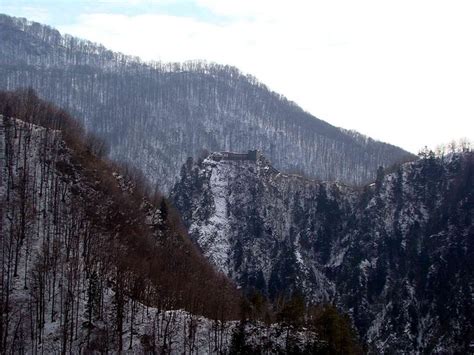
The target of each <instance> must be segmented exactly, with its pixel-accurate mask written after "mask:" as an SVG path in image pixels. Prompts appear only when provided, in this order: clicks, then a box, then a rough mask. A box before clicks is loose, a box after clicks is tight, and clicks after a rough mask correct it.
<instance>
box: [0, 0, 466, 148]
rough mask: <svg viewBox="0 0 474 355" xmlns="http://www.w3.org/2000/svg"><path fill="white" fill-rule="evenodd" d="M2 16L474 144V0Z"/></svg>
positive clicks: (422, 135)
mask: <svg viewBox="0 0 474 355" xmlns="http://www.w3.org/2000/svg"><path fill="white" fill-rule="evenodd" d="M0 12H3V13H6V14H8V15H13V16H22V17H27V18H29V19H31V20H36V21H39V22H42V23H45V24H48V25H51V26H53V27H56V28H58V29H59V30H60V31H61V32H62V33H70V34H73V35H76V36H79V37H83V38H85V39H89V40H92V41H94V42H100V43H102V44H104V45H105V46H106V47H109V48H111V49H113V50H117V51H122V52H124V53H127V54H132V55H137V56H140V57H142V58H143V59H146V60H150V59H153V60H163V61H184V60H190V59H206V60H208V61H213V62H218V63H222V64H232V65H235V66H237V67H238V68H240V69H241V70H242V71H244V72H245V73H250V74H252V75H254V76H256V77H257V78H258V79H259V80H260V81H262V82H264V83H265V84H267V85H268V86H269V87H270V88H271V89H272V90H274V91H277V92H279V93H281V94H283V95H285V96H287V97H288V98H289V99H290V100H293V101H295V102H296V103H297V104H299V105H300V106H301V107H303V109H305V110H307V111H309V112H311V113H312V114H314V115H315V116H317V117H318V118H321V119H323V120H325V121H328V122H329V123H331V124H334V125H336V126H340V127H344V128H349V129H356V130H358V131H360V132H361V133H364V134H367V135H369V136H371V137H373V138H376V139H380V140H383V141H386V142H389V143H392V144H396V145H399V146H401V147H403V148H405V149H407V150H410V151H412V152H417V151H418V150H419V149H420V148H421V147H423V146H424V145H428V146H430V147H434V146H435V145H436V144H438V143H444V142H447V141H449V140H451V139H454V138H461V137H466V138H469V139H471V140H473V139H474V1H472V0H466V1H457V0H450V1H448V0H445V1H437V0H426V1H425V0H423V1H421V0H420V1H418V0H410V1H405V0H398V1H383V0H374V1H365V0H362V1H354V0H345V1H338V0H327V1H316V0H291V1H290V0H284V1H283V0H282V1H280V0H186V1H185V0H176V1H172V0H148V1H147V0H127V1H118V0H79V1H74V0H67V1H66V0H64V1H59V0H37V1H34V0H29V1H26V0H0Z"/></svg>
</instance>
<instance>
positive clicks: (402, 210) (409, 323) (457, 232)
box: [171, 152, 474, 354]
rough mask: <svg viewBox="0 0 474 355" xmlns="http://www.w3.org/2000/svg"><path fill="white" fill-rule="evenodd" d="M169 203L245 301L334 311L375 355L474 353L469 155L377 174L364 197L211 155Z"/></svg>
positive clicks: (472, 163) (241, 158)
mask: <svg viewBox="0 0 474 355" xmlns="http://www.w3.org/2000/svg"><path fill="white" fill-rule="evenodd" d="M171 196H172V200H173V201H174V203H175V205H176V206H177V208H178V209H179V210H180V211H181V213H182V216H183V218H184V221H185V223H186V224H187V226H188V227H189V233H190V236H191V238H192V239H193V240H194V242H195V243H196V244H197V245H198V246H199V247H200V249H201V250H202V252H203V253H204V255H205V256H206V257H207V258H208V259H209V260H210V261H211V262H212V263H213V264H214V265H215V266H216V267H217V269H218V270H222V271H223V272H225V273H226V274H227V275H229V276H230V277H232V278H233V279H234V280H235V281H236V282H237V284H239V285H240V286H241V287H243V288H244V289H247V290H249V291H250V290H253V289H258V290H260V291H262V292H263V293H265V294H267V295H269V296H270V297H271V298H273V299H277V298H278V297H279V296H281V295H288V294H294V293H297V292H300V293H302V294H303V295H305V297H306V300H307V301H309V302H316V303H317V302H321V301H330V302H335V303H336V304H338V305H339V306H340V307H341V308H342V309H344V310H346V311H347V312H348V313H349V314H351V316H352V318H353V320H354V322H355V325H356V328H357V329H358V331H359V334H360V335H361V337H362V338H363V340H364V341H365V342H366V343H367V344H368V346H369V351H371V352H374V353H449V354H452V353H464V354H465V353H472V352H473V346H474V317H473V316H472V315H473V314H474V298H473V290H474V269H473V260H474V223H473V221H474V153H473V152H465V153H460V154H452V155H449V156H446V157H443V158H436V157H434V155H427V156H426V157H424V158H423V159H420V160H418V161H416V162H412V163H405V164H403V165H399V166H396V167H393V168H392V169H391V171H390V172H384V170H383V169H379V170H378V173H377V178H376V181H375V182H374V183H372V184H370V185H367V186H365V187H363V188H354V187H348V186H346V185H343V184H340V183H333V182H318V181H315V180H309V179H306V178H303V177H301V176H298V175H291V174H284V173H280V172H279V171H278V170H276V169H274V168H273V167H272V165H271V164H270V163H269V161H268V160H267V159H266V158H265V157H263V156H260V155H259V154H258V153H256V152H249V153H248V154H235V153H213V154H211V155H209V156H208V157H206V158H205V159H201V160H198V161H193V160H191V159H189V160H188V161H187V163H186V164H185V165H184V166H183V168H182V171H181V180H180V182H179V183H177V184H176V185H175V187H174V189H173V191H172V195H171Z"/></svg>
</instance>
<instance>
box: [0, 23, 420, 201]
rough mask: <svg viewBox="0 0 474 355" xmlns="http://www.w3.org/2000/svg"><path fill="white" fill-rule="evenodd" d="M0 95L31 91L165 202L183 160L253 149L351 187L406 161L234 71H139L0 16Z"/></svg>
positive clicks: (183, 67) (279, 164)
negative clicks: (74, 121) (64, 112)
mask: <svg viewBox="0 0 474 355" xmlns="http://www.w3.org/2000/svg"><path fill="white" fill-rule="evenodd" d="M0 40H1V43H2V46H1V47H0V74H1V75H0V88H3V89H9V90H11V89H16V88H27V87H32V88H34V89H35V90H36V91H37V92H38V94H39V95H40V96H41V97H42V98H45V99H48V100H50V101H52V102H54V103H56V104H57V105H58V106H60V107H63V108H67V109H68V110H69V111H70V112H71V113H73V114H74V116H75V117H77V118H78V119H80V120H81V122H82V123H83V124H84V126H85V127H86V129H87V131H90V132H94V133H96V134H98V135H99V136H100V137H102V138H104V139H105V141H106V142H107V143H108V144H109V146H110V155H111V157H113V158H114V159H118V160H120V161H124V162H129V163H130V164H132V165H134V166H135V167H137V168H139V169H141V170H142V171H143V173H144V175H145V177H146V178H147V179H148V180H149V181H150V182H152V183H155V184H157V185H158V186H159V187H160V188H161V189H162V190H163V191H165V192H167V191H169V190H170V188H171V187H172V185H173V183H174V182H175V181H176V179H177V177H178V176H179V171H180V168H181V166H182V164H183V163H184V162H185V161H186V159H187V158H188V157H190V156H191V157H194V158H197V157H198V156H199V155H200V154H201V152H202V151H205V150H207V151H211V152H212V151H241V152H245V151H247V150H249V149H259V150H261V151H262V152H264V153H265V154H266V156H268V157H269V158H270V159H271V161H272V162H273V163H274V164H275V167H276V168H278V169H281V170H283V171H291V172H299V173H303V174H305V175H308V176H311V177H316V178H319V179H325V180H340V181H344V182H347V183H352V184H360V183H363V182H366V181H368V180H371V179H372V178H374V177H375V175H374V172H375V171H376V169H377V167H378V166H380V165H383V166H389V165H391V164H393V163H395V162H397V161H400V160H402V159H407V158H408V159H410V158H413V156H411V155H410V154H408V153H407V152H405V151H403V150H401V149H399V148H397V147H394V146H391V145H388V144H384V143H380V142H376V141H374V140H372V139H370V138H368V137H365V136H362V135H360V134H359V133H356V132H352V131H346V130H341V129H339V128H336V127H334V126H331V125H330V124H328V123H326V122H324V121H321V120H319V119H317V118H315V117H313V116H311V115H310V114H308V113H306V112H304V111H303V110H302V109H300V108H299V107H298V106H296V105H295V104H294V103H292V102H289V101H287V100H286V99H285V98H284V97H282V96H281V95H278V94H276V93H274V92H271V91H270V90H268V88H266V87H265V86H264V85H263V84H261V83H259V82H258V81H257V80H256V79H255V78H253V77H250V76H245V75H243V74H242V73H240V72H239V71H238V70H237V69H236V68H233V67H229V66H221V65H216V64H208V63H202V62H189V63H184V64H178V63H143V62H140V61H139V60H138V59H137V58H133V57H129V56H125V55H122V54H120V53H114V52H111V51H108V50H106V49H105V48H104V47H101V46H98V45H96V44H93V43H91V42H88V41H84V40H80V39H77V38H74V37H71V36H61V35H60V33H59V32H58V31H56V30H54V29H51V28H49V27H46V26H42V25H40V24H37V23H31V22H28V21H26V20H24V19H16V18H11V17H8V16H4V15H1V16H0Z"/></svg>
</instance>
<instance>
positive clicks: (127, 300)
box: [0, 91, 359, 354]
mask: <svg viewBox="0 0 474 355" xmlns="http://www.w3.org/2000/svg"><path fill="white" fill-rule="evenodd" d="M15 117H16V118H15ZM103 153H104V151H103V144H102V143H101V141H100V140H98V139H97V138H95V137H94V136H91V135H90V134H85V132H84V130H83V129H82V127H81V126H80V124H78V123H77V122H76V121H74V120H73V119H72V118H71V117H70V116H69V115H68V114H67V113H66V112H65V111H62V110H60V109H58V108H56V107H55V106H53V105H51V104H49V103H46V102H44V101H41V100H39V99H38V98H37V97H36V96H35V94H34V92H32V91H24V92H15V93H12V92H2V91H0V353H2V354H3V353H31V354H39V353H48V354H58V353H62V354H66V353H74V354H76V353H77V354H79V353H119V352H120V353H131V354H140V353H150V354H227V353H231V354H238V353H242V352H244V351H245V352H246V353H249V352H250V353H254V354H260V353H261V354H274V353H282V352H285V353H288V352H290V353H291V352H296V353H298V354H327V353H331V352H333V350H334V349H339V350H340V351H344V353H347V354H357V353H358V349H359V347H358V345H357V342H356V341H355V337H354V333H353V331H352V330H351V324H350V322H349V321H348V319H347V318H346V317H345V316H342V315H340V314H339V312H338V311H337V310H336V309H335V308H334V307H332V306H325V305H318V307H317V308H311V309H309V308H308V309H305V305H304V303H302V302H299V303H298V302H296V301H293V300H284V299H282V300H281V301H280V302H279V303H278V304H277V305H272V304H270V303H268V302H266V301H265V300H264V299H263V298H262V297H261V296H260V295H256V297H253V298H252V299H250V301H249V300H247V299H246V298H245V297H243V295H242V294H241V293H240V292H239V291H237V289H236V288H235V286H234V284H233V283H231V282H230V281H229V279H228V278H227V277H225V276H224V275H223V274H221V273H218V272H216V271H215V270H214V269H213V268H212V267H211V265H209V263H208V262H207V261H206V259H205V258H204V257H203V256H202V255H201V254H199V252H198V251H197V249H196V248H195V246H194V245H193V244H192V243H191V242H190V241H189V239H188V237H187V235H186V232H185V229H184V227H183V226H181V220H180V217H179V216H178V215H177V214H176V212H175V210H174V209H173V208H172V207H171V206H170V205H169V203H168V201H167V200H166V199H164V198H163V197H162V196H161V195H159V194H157V193H151V192H150V191H149V188H147V185H146V184H145V180H144V178H143V176H142V175H141V174H140V173H139V172H138V171H137V170H135V169H132V168H129V167H126V166H121V165H117V164H116V163H112V162H110V161H107V160H105V159H104V158H102V157H101V154H103Z"/></svg>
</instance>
